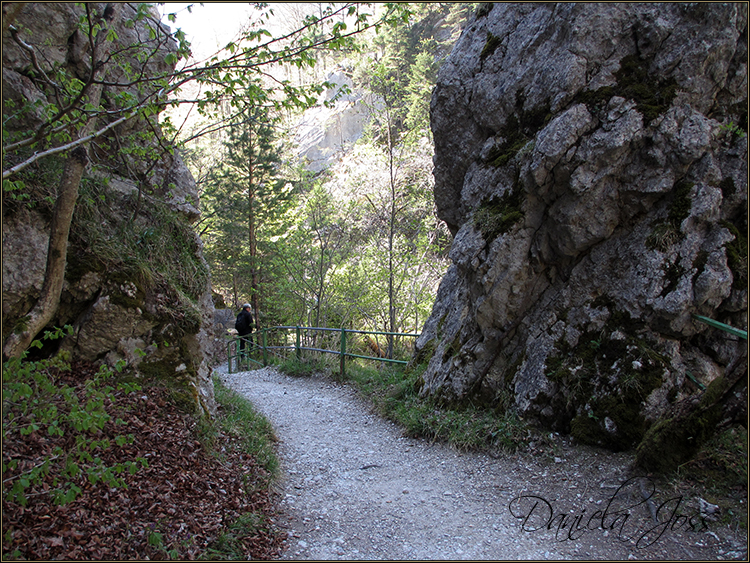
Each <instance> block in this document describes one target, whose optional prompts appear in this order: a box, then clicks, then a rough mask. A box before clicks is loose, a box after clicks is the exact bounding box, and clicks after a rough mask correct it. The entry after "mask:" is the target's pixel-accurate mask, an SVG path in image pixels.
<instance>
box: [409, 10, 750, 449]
mask: <svg viewBox="0 0 750 563" xmlns="http://www.w3.org/2000/svg"><path fill="white" fill-rule="evenodd" d="M746 41H747V6H746V5H742V4H617V3H615V4H598V3H594V4H586V3H584V4H578V3H576V4H533V3H529V4H507V3H495V4H485V5H483V6H482V7H481V8H480V9H479V10H478V12H477V14H476V16H475V19H474V21H473V22H472V23H470V24H469V25H468V26H467V29H466V30H465V31H464V33H463V35H462V36H461V38H460V39H459V41H458V43H457V44H456V46H455V48H454V50H453V52H452V54H451V55H450V57H449V58H448V60H447V61H446V63H445V64H444V65H443V67H442V68H441V71H440V74H439V77H438V84H437V86H436V88H435V91H434V93H433V97H432V102H431V114H432V116H431V119H432V130H433V134H434V140H435V158H434V164H435V169H434V175H435V199H436V203H437V207H438V211H439V214H440V216H441V218H443V219H444V220H445V221H446V223H447V224H448V225H449V227H450V229H451V231H452V232H453V233H454V241H453V245H452V249H451V259H452V261H453V265H452V266H451V268H450V270H449V271H448V273H447V275H446V276H445V278H444V280H443V281H442V284H441V287H440V290H439V294H438V296H437V300H436V303H435V305H434V308H433V312H432V315H431V317H430V319H429V320H428V321H427V323H426V325H425V327H424V331H423V333H422V336H421V338H420V339H419V341H418V344H417V353H416V359H418V360H422V361H427V360H428V361H429V363H428V368H427V371H426V372H425V374H424V383H423V387H422V393H423V394H424V395H431V396H435V397H441V398H443V399H445V400H448V401H461V400H465V399H467V398H471V399H472V400H473V401H484V402H486V403H489V404H492V405H503V406H506V407H508V408H515V409H517V410H518V411H519V413H520V414H521V415H522V416H523V417H525V418H528V419H532V420H537V421H539V422H541V423H543V424H545V425H546V426H548V427H551V428H554V429H557V430H561V431H566V432H571V433H572V434H573V435H574V436H576V437H577V438H579V439H580V440H582V441H585V442H588V443H593V444H601V445H606V446H609V447H612V448H615V449H623V448H629V447H632V446H634V445H636V444H638V443H639V441H640V440H641V439H642V437H643V435H644V432H645V431H646V429H647V428H648V427H649V426H650V425H651V424H652V423H653V422H654V421H655V420H657V419H659V417H660V416H662V415H663V414H664V413H665V412H666V410H667V409H668V408H669V407H670V405H671V404H673V403H675V402H677V401H680V400H682V399H685V398H687V397H690V396H691V395H692V394H694V393H696V392H699V390H700V389H701V388H705V386H707V385H709V384H710V382H711V381H712V380H714V379H715V378H717V377H719V376H720V375H721V374H722V373H723V371H724V369H725V367H726V366H727V365H729V364H730V363H731V362H732V361H733V360H734V359H735V358H736V357H737V356H738V354H739V353H740V350H742V349H744V347H745V345H746V342H745V341H744V340H742V341H738V339H737V338H736V337H732V336H729V335H727V334H726V333H723V332H720V331H718V330H716V329H714V328H710V327H707V326H706V325H703V324H700V323H698V322H696V321H695V320H694V318H693V316H692V315H694V314H700V315H705V316H707V317H711V318H714V319H717V320H720V321H723V322H725V323H728V324H731V325H733V326H737V327H739V328H742V329H745V330H746V329H747V238H746V233H747V137H746V135H745V132H746V131H747V66H746V60H747V44H746Z"/></svg>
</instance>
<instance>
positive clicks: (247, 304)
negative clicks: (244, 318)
mask: <svg viewBox="0 0 750 563" xmlns="http://www.w3.org/2000/svg"><path fill="white" fill-rule="evenodd" d="M242 308H243V309H249V308H250V303H245V304H244V305H243V306H242Z"/></svg>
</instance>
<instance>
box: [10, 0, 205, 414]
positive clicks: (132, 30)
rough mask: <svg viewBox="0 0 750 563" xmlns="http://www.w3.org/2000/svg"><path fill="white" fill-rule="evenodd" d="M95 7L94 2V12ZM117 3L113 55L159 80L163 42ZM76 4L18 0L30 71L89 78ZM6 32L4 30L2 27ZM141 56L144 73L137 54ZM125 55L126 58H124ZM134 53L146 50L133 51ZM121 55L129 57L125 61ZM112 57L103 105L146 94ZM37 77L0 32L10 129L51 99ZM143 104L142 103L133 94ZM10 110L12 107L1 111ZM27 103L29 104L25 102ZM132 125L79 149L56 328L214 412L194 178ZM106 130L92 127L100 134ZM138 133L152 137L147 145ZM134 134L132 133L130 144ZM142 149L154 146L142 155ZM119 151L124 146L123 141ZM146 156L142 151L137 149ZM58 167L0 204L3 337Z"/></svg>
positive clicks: (88, 355)
mask: <svg viewBox="0 0 750 563" xmlns="http://www.w3.org/2000/svg"><path fill="white" fill-rule="evenodd" d="M93 6H94V7H95V8H96V9H98V10H100V11H103V10H104V9H105V5H104V4H93ZM3 9H4V10H5V9H6V6H5V5H4V6H3ZM135 9H136V8H135V5H125V6H123V14H122V18H121V19H122V23H121V25H119V26H118V27H117V28H116V29H115V33H116V36H117V39H116V41H115V43H114V48H113V49H112V51H113V52H116V53H118V56H120V57H122V56H124V57H126V62H125V63H123V64H127V65H129V66H130V67H131V69H137V68H140V70H141V72H142V74H141V76H154V75H157V74H160V73H164V72H166V71H169V69H170V68H171V66H170V65H172V64H173V63H172V62H170V61H169V55H170V53H172V52H173V51H174V44H173V42H172V41H171V40H170V39H169V37H168V35H169V33H168V29H165V28H163V27H161V24H160V23H159V15H158V13H157V12H156V11H153V12H152V13H150V14H145V17H137V16H136V12H135ZM82 14H83V6H82V5H75V4H64V3H28V4H25V5H24V6H23V8H22V9H21V10H20V12H18V14H17V16H16V18H15V19H14V21H13V24H14V26H15V28H16V29H17V30H18V32H19V36H20V37H21V38H22V40H23V41H24V42H25V43H26V45H30V46H31V47H32V48H33V49H34V51H35V53H36V56H37V59H38V61H39V64H41V65H42V67H43V68H44V69H46V71H47V72H48V74H49V75H50V76H53V71H54V69H55V68H60V69H63V70H64V71H65V72H67V73H69V74H68V75H69V76H71V77H77V78H79V79H81V80H84V79H85V78H86V76H87V72H88V71H87V67H86V62H87V52H86V49H87V47H88V45H87V40H86V35H85V34H83V33H82V32H81V31H80V30H79V19H80V17H81V16H82ZM4 23H5V22H4ZM144 49H148V50H149V53H150V57H149V59H148V61H147V64H146V65H145V66H142V65H143V60H139V59H137V53H136V51H141V50H144ZM130 50H132V55H129V53H130ZM144 52H145V51H144ZM128 56H130V57H131V59H127V57H128ZM113 60H114V59H110V60H109V62H108V64H110V65H111V70H108V74H107V75H106V78H107V81H108V82H109V83H110V85H109V86H105V89H104V92H103V95H102V100H105V106H106V107H107V108H108V109H110V108H113V107H114V106H113V105H112V104H114V103H115V99H116V98H117V97H118V96H119V97H122V96H123V95H129V96H133V97H139V96H140V97H142V96H146V95H151V94H153V93H154V92H155V91H156V90H155V88H156V86H148V85H147V84H144V83H143V81H142V80H141V81H133V85H132V87H129V88H125V87H122V86H118V85H117V84H116V83H117V82H118V80H119V81H120V82H121V83H122V82H124V81H125V80H124V76H123V75H122V74H118V73H119V72H120V71H119V68H121V67H119V68H118V67H117V66H116V65H115V64H114V63H113ZM34 78H35V71H34V70H33V68H32V64H31V58H30V54H29V51H28V49H27V48H26V47H24V46H23V45H21V44H20V43H19V42H17V41H14V40H13V38H12V37H11V34H10V32H9V30H8V29H4V32H3V101H4V102H6V106H5V107H6V108H9V107H15V108H21V107H23V106H24V105H25V107H27V108H30V109H31V110H32V111H30V112H20V113H16V114H15V115H14V116H13V118H12V119H10V120H9V121H6V127H7V129H8V130H9V131H24V130H31V129H33V128H35V127H36V126H37V125H38V124H39V123H40V119H41V118H42V116H43V115H44V112H45V111H47V110H48V109H49V107H50V106H49V104H50V103H56V100H54V99H52V98H50V99H48V98H47V97H46V94H47V93H48V91H47V90H44V89H42V88H41V87H40V81H39V80H38V73H37V76H36V78H37V80H34ZM139 99H140V98H139ZM9 101H11V102H12V103H13V104H14V105H13V106H10V105H7V102H9ZM27 102H31V103H35V102H38V104H37V105H35V106H29V105H26V104H27ZM151 119H152V121H146V120H145V119H131V120H130V121H128V122H125V123H124V124H122V125H121V126H119V127H118V128H117V129H115V132H114V133H113V134H110V135H109V136H108V137H106V138H104V139H100V140H98V141H97V142H95V143H94V144H93V145H92V148H91V150H90V151H89V157H90V167H89V171H88V173H87V177H86V178H85V179H84V181H83V183H82V186H81V192H80V196H79V200H78V205H77V208H76V212H75V215H74V219H73V225H72V230H71V235H70V247H69V252H68V259H67V270H66V279H65V285H64V288H63V293H62V297H61V303H60V307H59V310H58V311H57V313H56V315H55V317H54V320H53V323H52V324H53V325H54V326H63V325H71V326H72V327H73V328H74V333H73V334H72V335H71V336H69V337H67V338H65V339H64V340H63V341H62V342H61V343H60V344H59V345H60V346H61V347H62V348H64V349H67V350H69V351H71V352H72V353H73V354H74V355H75V356H77V357H81V358H84V359H88V360H96V361H107V362H109V363H110V364H115V363H117V362H118V360H123V359H124V360H127V361H128V363H129V365H130V367H131V368H132V369H135V370H137V372H138V373H139V374H140V375H143V376H148V377H151V378H162V379H165V380H168V381H170V382H176V383H177V387H178V388H179V389H181V390H183V391H184V392H185V393H186V394H187V395H188V397H189V400H191V401H194V402H195V403H196V404H198V405H200V406H201V407H202V409H203V410H204V411H206V412H209V413H212V412H213V411H214V409H215V404H214V398H213V384H212V380H211V376H210V369H209V365H208V361H207V360H208V358H207V350H208V347H209V346H210V344H211V342H213V338H214V335H213V332H214V331H213V310H214V307H213V303H212V300H211V293H210V279H209V275H208V267H207V265H206V263H205V260H204V259H203V256H202V250H201V242H200V240H199V239H198V237H197V235H196V234H195V233H194V230H193V228H192V227H191V224H192V223H193V222H195V221H196V219H197V218H198V217H199V215H200V213H199V210H198V192H197V189H196V185H195V182H194V180H193V178H192V176H191V174H190V172H189V171H188V169H187V167H186V166H185V164H184V163H183V161H182V160H181V158H180V157H179V155H178V154H176V153H175V154H173V155H170V154H169V153H161V154H160V155H159V157H158V158H156V157H153V156H143V157H139V156H138V155H139V153H140V154H147V155H149V154H150V155H154V154H158V151H150V152H149V151H148V150H146V149H149V148H152V149H155V148H156V147H155V146H154V145H153V143H154V142H156V141H158V138H159V135H160V131H159V128H158V125H157V124H156V121H153V119H154V118H153V117H152V118H151ZM101 125H103V123H102V124H100V126H101ZM148 132H155V134H156V137H151V138H150V139H149V140H139V139H141V138H144V139H145V138H147V137H148V135H146V133H148ZM141 133H143V135H141ZM149 143H152V145H151V146H150V147H149V145H148V144H149ZM123 144H124V145H125V146H123ZM139 148H142V149H144V150H143V151H142V152H141V151H139V150H138V149H139ZM61 162H62V160H60V159H58V158H55V157H50V158H48V159H43V160H41V161H39V164H38V165H36V166H32V167H31V168H29V169H28V170H27V171H25V172H24V174H23V175H22V177H21V179H22V180H23V183H24V188H23V190H24V192H25V193H22V194H18V193H13V194H7V193H6V194H4V200H3V338H5V337H6V335H7V333H8V331H9V330H12V328H13V326H14V325H15V324H16V323H17V322H18V321H19V319H21V318H22V317H23V316H24V315H25V314H26V313H27V312H28V311H29V309H30V307H31V306H32V305H33V303H34V302H35V301H36V298H37V296H38V295H39V292H40V289H41V286H42V283H43V280H44V267H45V259H46V258H45V257H46V253H47V241H48V239H49V229H50V224H49V220H50V213H51V207H50V201H54V197H55V189H56V181H57V180H58V179H59V170H60V166H61Z"/></svg>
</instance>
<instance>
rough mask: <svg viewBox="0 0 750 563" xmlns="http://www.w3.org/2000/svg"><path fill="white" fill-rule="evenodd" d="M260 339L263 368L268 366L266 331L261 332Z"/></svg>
mask: <svg viewBox="0 0 750 563" xmlns="http://www.w3.org/2000/svg"><path fill="white" fill-rule="evenodd" d="M261 338H262V339H263V366H264V367H265V366H267V365H268V349H267V348H266V329H265V328H264V329H263V330H262V331H261Z"/></svg>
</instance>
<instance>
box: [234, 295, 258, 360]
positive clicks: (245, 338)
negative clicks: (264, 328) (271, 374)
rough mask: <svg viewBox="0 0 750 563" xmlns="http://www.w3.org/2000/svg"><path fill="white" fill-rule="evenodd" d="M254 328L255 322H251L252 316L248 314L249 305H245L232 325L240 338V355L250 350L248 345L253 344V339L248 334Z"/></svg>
mask: <svg viewBox="0 0 750 563" xmlns="http://www.w3.org/2000/svg"><path fill="white" fill-rule="evenodd" d="M254 326H255V322H254V321H253V314H252V313H251V312H250V303H245V304H244V305H243V306H242V311H240V314H239V315H237V320H236V321H235V323H234V328H235V329H236V330H237V335H238V336H239V337H240V354H243V353H244V352H245V351H246V350H248V349H249V348H250V345H251V344H252V342H253V338H252V336H250V334H251V333H252V332H253V327H254Z"/></svg>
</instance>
